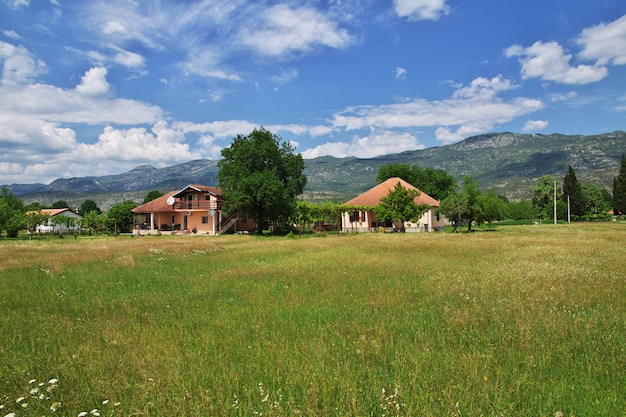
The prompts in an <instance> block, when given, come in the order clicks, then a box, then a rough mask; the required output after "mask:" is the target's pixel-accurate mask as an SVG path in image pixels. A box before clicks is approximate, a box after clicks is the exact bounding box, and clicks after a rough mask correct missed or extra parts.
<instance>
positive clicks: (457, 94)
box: [332, 76, 544, 143]
mask: <svg viewBox="0 0 626 417" xmlns="http://www.w3.org/2000/svg"><path fill="white" fill-rule="evenodd" d="M514 88H516V86H515V85H514V84H513V83H511V82H510V81H509V80H506V79H503V78H502V77H500V76H498V77H494V78H491V79H487V78H483V77H479V78H477V79H475V80H474V81H472V82H471V83H470V84H469V85H468V86H465V87H464V86H461V87H459V88H458V89H457V90H456V91H454V93H453V94H452V98H449V99H445V100H433V101H429V100H424V99H416V100H413V101H409V102H405V103H396V104H385V105H378V106H353V107H349V108H347V109H346V110H344V111H342V112H339V113H337V114H335V115H334V118H333V121H332V123H333V126H334V127H335V128H337V129H345V130H357V129H364V128H375V129H398V128H420V127H435V128H437V131H436V134H437V139H438V140H440V141H442V142H444V143H452V142H455V141H458V140H461V139H464V138H465V137H467V136H468V135H469V134H476V133H482V132H485V131H488V130H491V129H493V127H494V126H495V125H496V124H499V123H506V122H509V121H511V120H513V119H515V118H516V117H519V116H523V115H527V114H530V113H533V112H535V111H537V110H539V109H541V108H543V106H544V104H543V103H542V102H541V101H540V100H536V99H530V98H524V97H516V98H513V99H510V100H508V101H504V100H502V99H501V98H500V97H499V96H498V94H499V93H502V92H505V91H508V90H512V89H514Z"/></svg>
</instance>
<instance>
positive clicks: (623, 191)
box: [613, 154, 626, 215]
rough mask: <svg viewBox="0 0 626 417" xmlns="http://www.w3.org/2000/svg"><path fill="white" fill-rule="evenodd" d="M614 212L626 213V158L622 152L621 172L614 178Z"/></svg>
mask: <svg viewBox="0 0 626 417" xmlns="http://www.w3.org/2000/svg"><path fill="white" fill-rule="evenodd" d="M613 213H614V214H617V215H619V214H626V158H624V154H622V161H621V162H620V165H619V173H618V174H617V177H615V178H613Z"/></svg>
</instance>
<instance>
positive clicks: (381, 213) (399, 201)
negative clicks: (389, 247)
mask: <svg viewBox="0 0 626 417" xmlns="http://www.w3.org/2000/svg"><path fill="white" fill-rule="evenodd" d="M419 195H420V192H419V191H418V190H408V189H406V188H404V187H403V186H402V185H401V184H400V182H398V183H397V184H396V186H395V188H394V189H393V190H391V191H389V194H387V195H386V196H384V197H383V198H381V199H380V204H379V205H378V206H376V207H374V213H375V214H376V218H377V219H379V220H383V221H388V220H390V221H396V220H399V221H400V223H401V224H402V226H401V228H400V231H401V232H404V231H405V228H404V223H405V222H407V221H417V220H418V219H419V218H420V217H422V216H423V215H424V213H426V212H427V211H428V209H429V208H430V207H429V206H428V205H427V204H417V203H416V202H415V198H416V197H417V196H419Z"/></svg>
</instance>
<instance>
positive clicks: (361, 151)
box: [302, 130, 424, 159]
mask: <svg viewBox="0 0 626 417" xmlns="http://www.w3.org/2000/svg"><path fill="white" fill-rule="evenodd" d="M423 148H424V146H423V145H421V144H420V143H419V141H418V140H417V138H416V137H415V136H413V135H411V134H409V133H397V132H392V131H387V130H383V131H381V132H375V131H372V132H371V133H370V134H369V135H368V136H365V137H360V136H354V137H353V138H352V140H351V141H350V142H349V143H347V142H328V143H325V144H322V145H319V146H316V147H314V148H312V149H307V150H305V151H303V152H302V156H303V157H304V158H307V159H309V158H317V157H319V156H324V155H332V156H335V157H338V158H342V157H346V156H356V157H358V158H372V157H375V156H379V155H385V154H389V153H398V152H403V151H406V150H415V149H423Z"/></svg>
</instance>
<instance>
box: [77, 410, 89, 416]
mask: <svg viewBox="0 0 626 417" xmlns="http://www.w3.org/2000/svg"><path fill="white" fill-rule="evenodd" d="M87 414H89V413H88V412H86V411H82V412H80V413H78V417H85V416H86V415H87Z"/></svg>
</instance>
